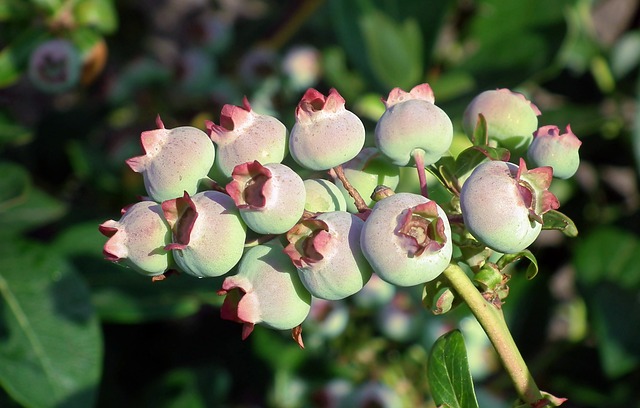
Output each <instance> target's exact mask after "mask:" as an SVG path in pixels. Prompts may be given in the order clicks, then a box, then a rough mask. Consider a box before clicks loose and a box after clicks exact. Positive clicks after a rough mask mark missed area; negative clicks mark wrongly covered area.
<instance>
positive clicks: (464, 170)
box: [455, 115, 509, 177]
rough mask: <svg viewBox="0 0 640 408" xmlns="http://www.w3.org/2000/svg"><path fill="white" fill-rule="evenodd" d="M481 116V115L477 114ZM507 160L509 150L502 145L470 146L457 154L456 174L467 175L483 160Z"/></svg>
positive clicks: (459, 175)
mask: <svg viewBox="0 0 640 408" xmlns="http://www.w3.org/2000/svg"><path fill="white" fill-rule="evenodd" d="M479 116H482V115H479ZM487 159H488V160H501V161H507V160H509V150H507V149H504V148H502V147H491V146H487V145H482V146H480V145H476V146H471V147H469V148H467V149H465V150H463V151H462V152H460V154H459V155H458V158H457V159H456V172H455V174H456V176H458V177H463V176H465V175H468V174H469V173H471V172H472V171H473V169H475V168H476V167H477V166H478V165H479V164H480V163H482V162H483V161H485V160H487Z"/></svg>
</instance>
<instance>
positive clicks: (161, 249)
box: [99, 84, 580, 344]
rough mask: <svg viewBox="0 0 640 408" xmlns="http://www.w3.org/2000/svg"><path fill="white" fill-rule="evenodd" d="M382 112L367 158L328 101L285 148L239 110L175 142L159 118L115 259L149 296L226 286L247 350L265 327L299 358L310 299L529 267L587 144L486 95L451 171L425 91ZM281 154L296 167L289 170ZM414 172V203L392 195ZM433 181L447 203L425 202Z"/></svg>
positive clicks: (351, 118) (444, 130)
mask: <svg viewBox="0 0 640 408" xmlns="http://www.w3.org/2000/svg"><path fill="white" fill-rule="evenodd" d="M383 103H384V105H385V107H386V110H385V112H384V114H383V115H382V116H381V117H380V119H379V121H378V123H377V125H376V128H375V137H374V138H373V140H374V143H375V146H367V147H365V134H366V132H365V127H364V125H363V123H362V121H361V120H360V119H359V118H358V116H357V115H355V114H354V113H353V112H351V111H349V110H347V109H346V108H345V100H344V99H343V98H342V96H341V95H340V94H339V93H338V91H336V90H335V89H331V91H330V92H329V93H328V95H326V96H325V95H323V94H322V93H320V92H318V91H317V90H315V89H309V90H308V91H307V92H306V93H305V94H304V95H303V96H302V98H301V100H300V102H299V103H298V106H297V108H296V111H295V118H296V122H295V125H294V126H293V128H292V129H291V131H290V134H288V132H287V129H286V127H285V125H283V124H282V123H281V122H280V121H279V120H278V119H276V118H275V117H272V116H268V115H262V114H258V113H256V112H254V111H253V110H252V108H251V105H250V103H249V101H248V100H247V99H246V98H245V99H244V101H243V105H242V106H233V105H225V106H224V107H223V109H222V112H221V115H220V123H219V124H215V123H213V122H207V123H206V130H207V132H204V131H202V130H200V129H197V128H195V127H191V126H183V127H178V128H174V129H166V128H165V126H164V124H163V123H162V121H161V120H160V118H158V119H157V129H155V130H150V131H146V132H143V133H142V135H141V142H142V147H143V149H144V155H141V156H138V157H133V158H131V159H129V160H127V164H128V165H129V166H130V167H131V169H132V170H133V171H135V172H138V173H141V174H142V176H143V178H144V185H145V188H146V192H147V197H145V198H144V199H143V200H142V201H140V202H137V203H135V204H133V205H131V206H129V207H127V208H125V209H123V210H122V217H121V218H120V220H118V221H115V220H109V221H106V222H104V223H103V224H102V225H100V228H99V229H100V231H101V232H102V233H103V234H104V235H106V236H107V237H109V239H108V240H107V242H106V244H105V245H104V254H105V257H106V259H108V260H110V261H114V262H120V263H121V264H123V265H126V266H129V267H131V268H132V269H134V270H136V271H137V272H139V273H141V274H144V275H147V276H151V277H153V280H162V279H164V278H165V277H166V276H168V275H169V274H170V273H171V272H182V273H185V274H188V275H193V276H196V277H199V278H204V277H215V276H223V275H225V274H227V273H229V272H231V271H233V273H232V274H230V275H229V276H226V277H225V278H224V281H223V283H222V287H221V288H220V289H219V291H218V294H220V295H224V296H225V300H224V302H223V306H222V311H221V313H222V317H223V318H225V319H230V320H234V321H237V322H240V323H242V324H243V338H246V336H248V335H249V334H250V333H251V331H252V329H253V327H254V325H255V324H263V325H265V326H268V327H271V328H274V329H280V330H284V329H292V330H293V333H294V338H296V339H297V341H298V342H299V343H300V344H302V339H301V334H300V333H301V331H300V325H301V324H302V322H303V321H304V320H305V319H306V317H307V316H308V314H309V311H310V305H311V299H312V297H315V298H319V299H324V300H331V301H335V300H340V299H344V298H347V297H349V296H351V295H354V294H355V293H357V292H359V291H361V290H362V289H363V287H364V286H365V285H366V284H367V282H368V281H369V279H370V278H371V276H372V275H373V274H375V275H377V276H378V277H379V278H381V279H383V280H384V281H386V282H388V283H391V284H393V285H398V286H415V285H420V284H425V283H427V282H433V281H434V280H436V279H438V278H439V277H440V275H441V274H442V272H443V271H444V270H445V269H446V268H447V266H448V265H449V264H450V263H456V264H463V263H465V264H466V265H467V266H468V267H469V270H470V271H471V272H474V273H477V272H479V271H480V270H481V269H482V268H483V266H485V265H496V264H494V263H493V262H492V260H494V259H496V258H495V257H492V256H493V255H495V254H496V253H497V254H517V253H520V252H522V251H525V250H526V248H527V247H528V246H529V245H530V244H531V243H532V242H533V241H534V240H535V239H536V238H537V236H538V234H539V233H540V231H541V230H542V228H543V227H544V226H545V225H544V224H545V220H544V218H543V216H544V215H545V214H546V213H548V212H549V211H555V210H556V209H557V208H558V207H559V203H558V200H557V198H556V197H555V196H554V195H553V194H552V193H551V192H549V190H548V189H549V186H550V184H551V181H552V178H553V176H558V177H561V178H568V177H571V176H572V175H573V173H575V171H576V170H577V167H578V163H579V158H578V148H579V146H580V141H579V140H578V139H577V138H576V136H575V135H574V134H573V133H572V132H571V129H570V127H569V126H567V128H566V133H565V134H560V132H559V130H558V128H557V127H556V126H543V127H541V128H540V129H538V119H537V117H538V115H540V111H539V110H538V109H537V108H536V107H535V105H533V104H532V103H531V102H529V101H528V100H527V99H526V98H525V97H524V96H523V95H521V94H518V93H514V92H511V91H509V90H506V89H499V90H495V91H486V92H483V93H482V94H480V95H478V96H477V97H476V98H475V99H474V100H473V101H472V102H471V103H470V104H469V106H468V108H467V110H466V111H465V113H464V118H463V129H464V131H465V132H466V134H467V135H468V137H469V139H470V141H471V146H470V147H469V148H467V149H466V150H464V151H463V152H461V153H460V154H458V155H457V157H455V158H454V157H451V154H450V153H449V151H450V148H451V143H452V140H453V132H454V130H453V124H452V121H451V119H450V118H449V116H448V115H447V114H446V113H445V112H444V111H443V110H442V109H441V108H439V107H438V106H437V105H435V98H434V94H433V92H432V90H431V87H430V86H429V85H428V84H421V85H418V86H416V87H414V88H413V89H412V90H411V91H410V92H406V91H403V90H401V89H399V88H395V89H393V90H392V91H391V92H390V93H389V95H388V97H387V98H386V99H383ZM288 154H290V156H291V158H292V159H293V160H292V161H289V162H290V163H292V166H293V167H292V166H288V165H285V164H283V161H284V160H285V158H287V155H288ZM509 160H513V162H511V161H509ZM527 161H528V163H529V167H533V168H531V169H529V168H528V167H527ZM296 165H297V166H299V167H296ZM214 166H215V169H214ZM407 166H409V167H415V169H416V170H417V173H418V180H419V184H420V193H417V192H396V190H397V187H398V185H399V179H400V170H401V168H402V167H407ZM294 167H295V168H294ZM427 170H428V171H429V172H430V173H432V175H433V176H435V177H432V179H433V180H436V181H438V182H439V183H440V184H442V186H444V187H445V190H446V192H447V194H446V195H444V196H445V197H446V200H440V202H436V201H435V200H433V199H430V198H429V191H430V190H429V188H427V174H426V171H427ZM213 172H217V173H218V174H220V177H219V178H220V179H224V182H225V183H226V185H224V186H223V185H222V184H220V182H219V181H221V180H218V181H215V180H212V179H211V178H209V174H212V173H213ZM301 174H312V175H314V177H315V178H313V177H308V178H306V179H303V177H302V176H301ZM318 175H319V177H316V176H318ZM469 248H475V249H474V250H473V251H472V252H473V254H472V256H469ZM498 264H499V265H501V266H503V263H500V262H498ZM489 269H491V270H494V269H496V268H493V269H492V268H489ZM478 275H481V274H480V273H478ZM480 283H481V282H480ZM478 286H479V287H480V288H485V289H486V287H484V286H482V285H481V284H479V285H478ZM485 286H486V285H485ZM490 289H491V288H490ZM493 289H496V288H495V287H494V288H493ZM500 289H504V288H500Z"/></svg>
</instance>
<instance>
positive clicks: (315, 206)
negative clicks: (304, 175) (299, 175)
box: [304, 179, 347, 213]
mask: <svg viewBox="0 0 640 408" xmlns="http://www.w3.org/2000/svg"><path fill="white" fill-rule="evenodd" d="M304 189H305V191H306V193H307V199H306V202H305V205H304V209H305V210H307V211H309V212H312V213H316V212H330V211H346V210H347V202H346V201H345V199H344V196H343V195H342V192H341V191H340V189H339V188H338V186H336V185H335V184H333V183H332V182H330V181H329V180H325V179H307V180H305V181H304Z"/></svg>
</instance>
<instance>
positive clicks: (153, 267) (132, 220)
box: [99, 201, 171, 276]
mask: <svg viewBox="0 0 640 408" xmlns="http://www.w3.org/2000/svg"><path fill="white" fill-rule="evenodd" d="M99 230H100V232H101V233H102V234H104V235H105V236H107V237H109V239H108V240H107V242H106V243H105V244H104V250H103V253H104V255H105V258H106V259H107V260H109V261H113V262H120V261H121V262H122V264H124V265H126V266H129V267H131V268H132V269H134V270H136V271H137V272H139V273H141V274H143V275H147V276H156V275H161V274H162V273H164V272H165V271H166V270H167V269H169V267H170V265H171V252H170V251H166V250H164V247H165V245H167V244H168V243H169V242H171V230H170V227H169V224H168V223H167V220H165V218H164V215H163V213H162V208H161V207H160V204H158V203H156V202H154V201H141V202H138V203H135V204H132V205H130V206H129V207H126V208H124V209H123V210H122V217H121V218H120V220H119V221H114V220H109V221H105V222H104V223H102V224H101V225H100V227H99Z"/></svg>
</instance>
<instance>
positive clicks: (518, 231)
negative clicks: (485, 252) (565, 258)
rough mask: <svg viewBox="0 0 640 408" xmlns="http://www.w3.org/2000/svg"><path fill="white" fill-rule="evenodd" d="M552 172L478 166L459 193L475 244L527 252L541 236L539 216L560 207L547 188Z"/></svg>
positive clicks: (507, 165) (509, 165)
mask: <svg viewBox="0 0 640 408" xmlns="http://www.w3.org/2000/svg"><path fill="white" fill-rule="evenodd" d="M551 179H552V170H551V168H550V167H540V168H536V169H532V170H527V168H526V165H525V163H524V160H522V159H520V166H517V165H515V164H513V163H509V162H503V161H488V162H484V163H482V164H480V165H479V166H478V167H477V168H476V169H475V170H474V171H473V173H471V175H470V176H469V178H468V179H467V180H466V181H465V183H464V185H463V186H462V191H461V192H460V208H461V210H462V217H463V219H464V224H465V226H466V228H467V229H468V230H469V232H470V233H471V235H473V236H474V237H475V238H476V239H477V240H478V241H480V242H481V243H483V244H484V245H486V246H488V247H489V248H491V249H493V250H495V251H498V252H502V253H516V252H520V251H522V250H524V249H526V248H527V247H528V246H529V245H531V243H533V241H535V239H536V238H537V237H538V235H539V234H540V230H541V229H542V215H543V214H544V213H545V212H547V211H549V210H550V209H556V208H558V206H559V203H558V199H557V198H556V197H555V196H554V195H553V194H552V193H551V192H549V191H547V189H548V188H549V185H550V184H551Z"/></svg>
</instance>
